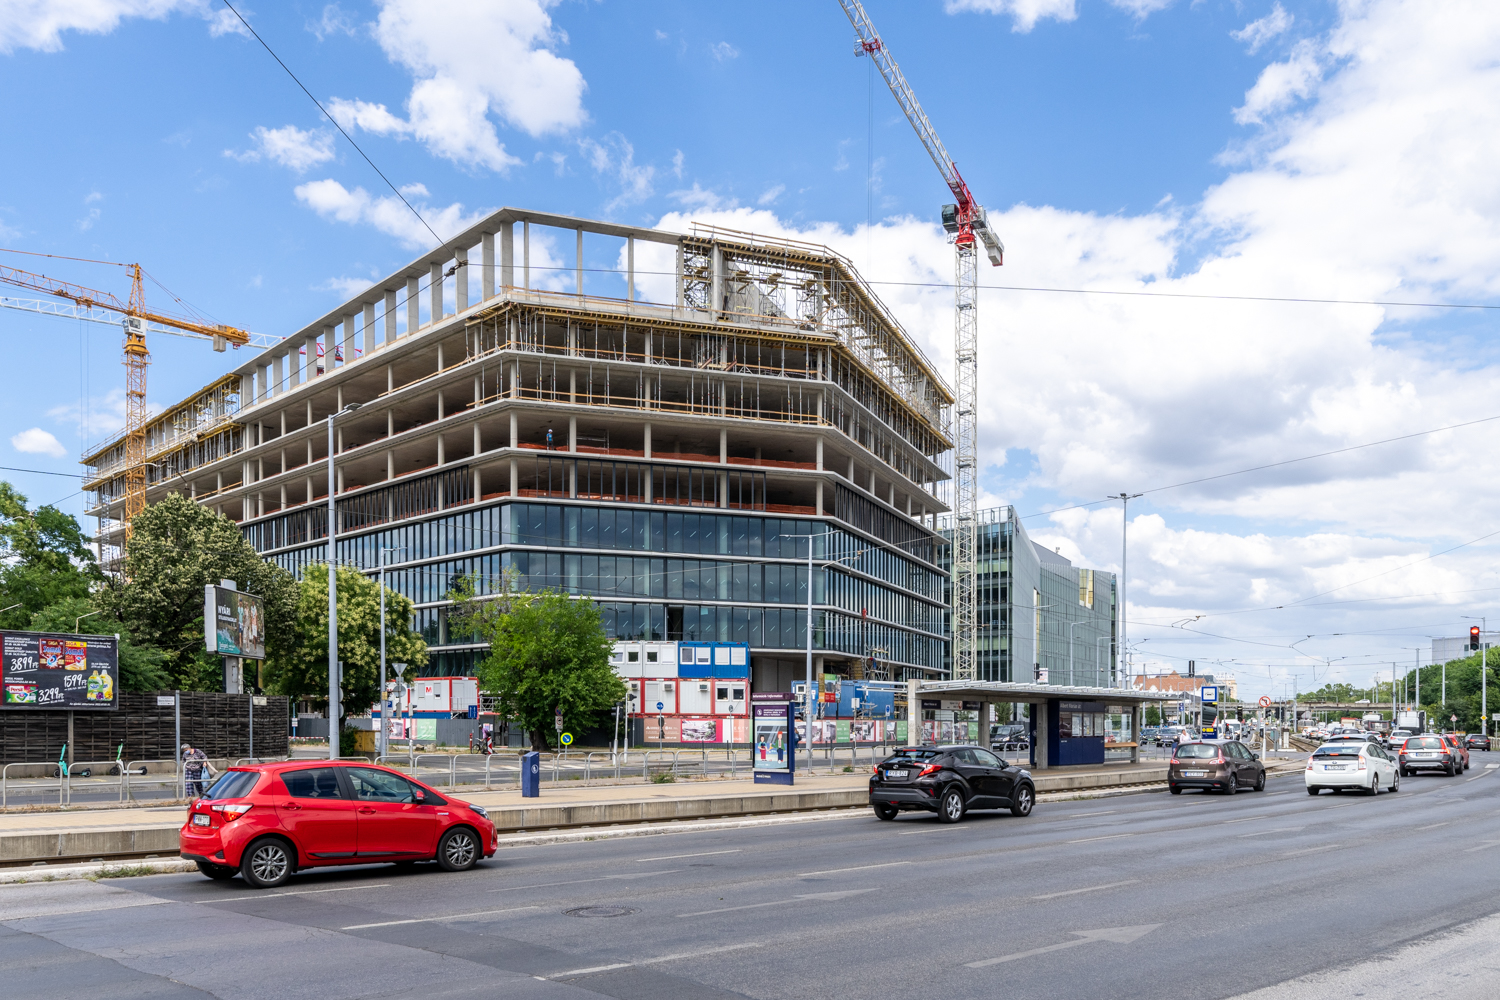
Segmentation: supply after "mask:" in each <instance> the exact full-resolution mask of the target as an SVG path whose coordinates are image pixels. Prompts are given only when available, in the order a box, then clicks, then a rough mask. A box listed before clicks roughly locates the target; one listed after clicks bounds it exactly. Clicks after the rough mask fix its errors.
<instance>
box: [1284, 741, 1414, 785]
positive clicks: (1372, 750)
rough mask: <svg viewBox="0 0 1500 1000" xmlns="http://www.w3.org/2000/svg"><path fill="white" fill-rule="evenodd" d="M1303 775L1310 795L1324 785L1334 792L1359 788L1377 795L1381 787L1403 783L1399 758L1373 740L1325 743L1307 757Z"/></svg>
mask: <svg viewBox="0 0 1500 1000" xmlns="http://www.w3.org/2000/svg"><path fill="white" fill-rule="evenodd" d="M1303 777H1304V780H1305V783H1306V785H1307V794H1309V795H1317V794H1318V793H1319V792H1320V791H1322V790H1323V789H1325V788H1331V789H1333V790H1334V791H1335V792H1342V791H1343V790H1344V789H1346V788H1358V789H1360V790H1362V791H1364V792H1365V793H1366V794H1368V795H1378V794H1379V793H1380V790H1381V789H1382V788H1389V789H1390V790H1391V791H1393V792H1394V791H1397V790H1398V789H1400V787H1401V770H1400V766H1399V765H1398V762H1397V761H1396V760H1395V759H1393V758H1392V757H1391V756H1390V754H1389V753H1387V752H1386V750H1385V748H1384V747H1382V746H1381V745H1380V744H1378V743H1373V742H1365V743H1351V742H1347V741H1344V740H1339V741H1337V742H1334V743H1324V744H1323V745H1322V746H1320V747H1318V749H1316V750H1314V751H1313V754H1312V756H1311V757H1309V758H1308V759H1307V770H1306V771H1304V772H1303Z"/></svg>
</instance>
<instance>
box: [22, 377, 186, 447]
mask: <svg viewBox="0 0 1500 1000" xmlns="http://www.w3.org/2000/svg"><path fill="white" fill-rule="evenodd" d="M86 404H87V405H86V406H84V407H80V406H79V404H78V403H65V404H63V405H61V406H54V407H53V408H52V409H50V410H48V411H47V416H48V417H50V418H51V419H53V420H55V421H57V422H58V423H62V424H69V425H71V426H72V427H73V428H74V431H75V432H76V433H77V434H78V437H79V439H80V440H82V441H83V443H84V445H85V446H86V447H87V446H89V445H93V444H95V443H96V442H99V441H103V440H105V439H106V438H109V437H112V436H114V435H115V434H118V433H119V432H120V431H121V430H122V429H123V428H124V427H125V390H124V389H111V390H109V391H108V392H106V393H105V394H104V395H103V396H94V397H92V398H90V399H88V400H87V401H86ZM146 412H147V413H148V414H150V415H151V416H155V415H156V414H158V413H160V412H161V404H160V403H147V404H146Z"/></svg>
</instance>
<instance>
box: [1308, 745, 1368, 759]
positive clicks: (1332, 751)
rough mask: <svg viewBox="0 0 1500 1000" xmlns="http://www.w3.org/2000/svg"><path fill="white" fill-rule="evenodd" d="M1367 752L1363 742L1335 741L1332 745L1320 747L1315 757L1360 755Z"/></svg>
mask: <svg viewBox="0 0 1500 1000" xmlns="http://www.w3.org/2000/svg"><path fill="white" fill-rule="evenodd" d="M1364 752H1365V745H1364V744H1363V743H1342V744H1340V743H1335V744H1333V745H1331V746H1326V747H1319V748H1318V752H1317V753H1315V754H1313V756H1314V757H1358V756H1359V755H1360V754H1362V753H1364Z"/></svg>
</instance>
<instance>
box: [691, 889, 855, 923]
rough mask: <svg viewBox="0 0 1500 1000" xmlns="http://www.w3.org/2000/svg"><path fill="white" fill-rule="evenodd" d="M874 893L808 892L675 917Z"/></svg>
mask: <svg viewBox="0 0 1500 1000" xmlns="http://www.w3.org/2000/svg"><path fill="white" fill-rule="evenodd" d="M874 891H875V890H874V889H873V888H870V889H844V890H842V891H839V892H808V893H803V894H802V895H800V896H793V897H792V898H791V899H773V900H771V901H770V902H769V903H746V904H744V905H743V906H721V907H719V908H718V909H716V910H699V911H698V912H697V913H679V914H677V916H678V918H679V919H681V918H685V917H708V916H712V915H713V914H715V913H733V912H735V911H736V910H758V909H760V908H761V907H764V906H790V905H791V904H793V903H795V902H797V900H799V899H822V900H831V899H832V900H837V899H848V898H849V897H850V896H862V895H864V894H865V893H867V892H874Z"/></svg>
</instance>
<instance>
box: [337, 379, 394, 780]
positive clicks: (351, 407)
mask: <svg viewBox="0 0 1500 1000" xmlns="http://www.w3.org/2000/svg"><path fill="white" fill-rule="evenodd" d="M329 364H330V367H331V366H332V361H330V362H329ZM359 407H360V404H359V403H349V404H347V405H346V406H345V407H344V408H343V409H342V410H335V411H334V412H332V413H330V414H328V759H329V760H338V759H339V732H338V724H339V588H338V549H337V547H336V542H337V539H338V523H337V522H338V513H337V504H336V501H337V498H338V491H337V490H336V489H335V488H334V487H335V485H336V483H335V480H334V471H333V460H334V457H335V455H336V452H335V450H334V447H333V418H334V417H338V416H342V415H343V414H345V413H353V412H354V411H355V410H357V409H359ZM381 694H382V695H384V692H383V691H382V692H381Z"/></svg>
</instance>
